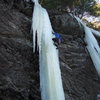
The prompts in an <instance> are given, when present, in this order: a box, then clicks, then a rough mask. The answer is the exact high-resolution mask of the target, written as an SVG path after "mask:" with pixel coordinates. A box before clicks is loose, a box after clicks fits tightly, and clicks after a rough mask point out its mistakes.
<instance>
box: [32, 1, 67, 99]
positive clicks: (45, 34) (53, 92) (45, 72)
mask: <svg viewBox="0 0 100 100" xmlns="http://www.w3.org/2000/svg"><path fill="white" fill-rule="evenodd" d="M32 1H33V2H34V3H35V6H34V13H33V18H32V30H33V48H34V49H33V51H34V52H35V50H36V49H39V66H40V88H41V97H42V100H65V97H64V90H63V86H62V79H61V72H60V66H59V58H58V51H57V49H56V47H55V46H54V45H53V44H54V43H53V41H52V36H53V35H52V32H53V29H52V26H51V23H50V19H49V16H48V13H47V11H46V10H45V9H44V8H42V7H41V5H40V4H39V3H38V1H37V0H32ZM36 35H37V48H36Z"/></svg>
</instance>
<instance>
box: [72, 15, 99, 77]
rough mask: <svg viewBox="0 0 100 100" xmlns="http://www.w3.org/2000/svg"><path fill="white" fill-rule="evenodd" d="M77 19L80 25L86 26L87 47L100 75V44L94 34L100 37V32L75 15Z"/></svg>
mask: <svg viewBox="0 0 100 100" xmlns="http://www.w3.org/2000/svg"><path fill="white" fill-rule="evenodd" d="M74 17H75V18H76V20H77V21H78V23H79V25H80V24H81V25H82V26H83V27H84V31H85V39H84V40H85V42H86V43H87V49H88V51H89V54H90V56H91V59H92V61H93V63H94V66H95V68H96V70H97V72H98V74H99V76H100V46H99V44H98V42H97V40H96V38H95V36H94V35H96V36H98V37H100V32H98V31H95V30H93V29H91V28H89V27H87V26H86V25H85V23H84V22H82V20H80V19H79V18H78V17H76V16H74Z"/></svg>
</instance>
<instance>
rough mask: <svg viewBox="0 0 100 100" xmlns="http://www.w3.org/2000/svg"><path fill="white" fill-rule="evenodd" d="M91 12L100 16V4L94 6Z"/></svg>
mask: <svg viewBox="0 0 100 100" xmlns="http://www.w3.org/2000/svg"><path fill="white" fill-rule="evenodd" d="M90 11H91V13H92V14H93V15H95V16H100V4H95V5H93V6H92V7H91V10H90Z"/></svg>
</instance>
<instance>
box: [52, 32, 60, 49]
mask: <svg viewBox="0 0 100 100" xmlns="http://www.w3.org/2000/svg"><path fill="white" fill-rule="evenodd" d="M53 35H54V36H55V37H54V38H53V39H52V40H53V41H54V44H55V46H57V49H58V46H59V44H60V43H61V42H62V38H61V35H60V34H58V33H56V32H54V33H53Z"/></svg>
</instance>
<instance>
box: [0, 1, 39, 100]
mask: <svg viewBox="0 0 100 100" xmlns="http://www.w3.org/2000/svg"><path fill="white" fill-rule="evenodd" d="M31 14H32V13H31ZM30 29H31V18H30V19H29V18H28V17H27V16H26V15H24V14H23V13H21V12H20V11H19V10H17V9H11V8H9V5H8V4H6V3H4V2H1V3H0V100H40V89H39V72H38V71H39V69H38V55H36V54H33V50H32V35H31V34H30Z"/></svg>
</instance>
